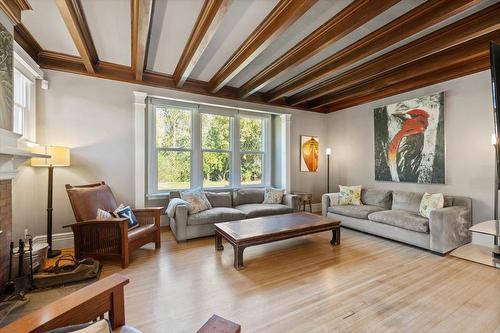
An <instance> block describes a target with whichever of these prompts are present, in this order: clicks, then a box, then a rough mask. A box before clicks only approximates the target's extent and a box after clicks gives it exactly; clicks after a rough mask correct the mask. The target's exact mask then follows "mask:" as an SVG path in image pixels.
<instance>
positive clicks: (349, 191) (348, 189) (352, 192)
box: [339, 185, 361, 206]
mask: <svg viewBox="0 0 500 333" xmlns="http://www.w3.org/2000/svg"><path fill="white" fill-rule="evenodd" d="M339 188H340V196H339V204H340V205H342V206H346V205H355V206H360V205H361V185H357V186H342V185H339Z"/></svg>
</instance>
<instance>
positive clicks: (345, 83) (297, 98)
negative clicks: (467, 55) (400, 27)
mask: <svg viewBox="0 0 500 333" xmlns="http://www.w3.org/2000/svg"><path fill="white" fill-rule="evenodd" d="M499 28H500V3H497V4H494V5H492V6H490V7H488V8H485V9H483V10H481V11H479V12H477V13H475V14H472V15H469V16H467V17H465V18H463V19H461V20H459V21H457V22H455V23H452V24H450V25H448V26H445V27H444V28H441V29H439V30H436V31H434V32H432V33H430V34H428V35H425V36H424V37H421V38H419V39H417V40H415V41H413V42H411V43H408V44H406V45H403V46H401V47H399V48H397V49H395V50H393V51H390V52H388V53H386V54H383V55H381V56H379V57H377V58H375V59H373V60H370V61H368V62H366V63H364V64H362V65H360V66H358V67H355V68H353V69H351V70H349V71H347V72H345V73H343V74H342V75H339V76H336V77H333V78H331V79H329V80H326V81H324V82H322V83H320V84H318V85H315V86H312V87H310V88H309V89H306V90H304V91H303V92H300V93H298V94H296V95H293V96H291V97H290V98H289V99H288V103H289V104H290V105H298V104H301V103H303V102H305V101H309V100H313V99H316V101H315V104H317V103H318V101H320V100H325V102H326V103H327V104H329V102H328V100H327V99H326V98H325V99H320V97H321V96H324V95H331V94H334V93H336V92H339V91H341V90H344V89H346V88H348V87H352V86H355V85H358V84H361V83H362V82H365V81H367V80H368V79H370V78H372V77H375V76H377V75H381V74H382V73H384V72H385V71H388V70H391V69H393V68H396V67H399V66H402V65H404V64H406V63H409V62H412V61H414V60H416V59H419V58H423V57H426V56H428V55H431V54H433V53H436V52H439V51H442V50H444V49H446V48H449V47H452V46H454V45H457V44H460V43H462V42H464V41H467V40H470V39H472V38H475V37H478V36H481V35H484V34H487V33H489V32H491V31H495V30H497V29H499Z"/></svg>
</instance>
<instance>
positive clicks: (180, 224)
mask: <svg viewBox="0 0 500 333" xmlns="http://www.w3.org/2000/svg"><path fill="white" fill-rule="evenodd" d="M205 194H206V196H207V199H208V201H210V204H211V205H212V209H207V210H205V211H202V212H199V213H196V214H189V211H188V207H187V206H186V205H178V206H176V207H175V212H174V217H171V218H170V229H171V230H172V232H173V233H174V236H175V239H176V240H177V241H184V240H187V239H192V238H197V237H204V236H210V235H213V234H214V223H218V222H228V221H236V220H243V219H248V218H254V217H260V216H268V215H278V214H287V213H292V212H295V211H298V208H299V198H298V196H296V195H292V194H285V195H284V196H283V201H282V203H281V204H263V203H262V202H263V201H264V189H260V188H259V189H236V190H233V191H229V192H210V191H205ZM170 198H171V199H173V198H180V192H175V191H172V192H170Z"/></svg>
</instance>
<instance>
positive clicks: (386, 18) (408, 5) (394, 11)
mask: <svg viewBox="0 0 500 333" xmlns="http://www.w3.org/2000/svg"><path fill="white" fill-rule="evenodd" d="M424 2H425V0H406V1H401V2H399V3H398V4H396V5H394V6H392V7H391V8H389V9H388V10H386V11H385V12H383V13H382V14H380V15H379V16H377V17H375V18H373V19H372V20H370V21H368V22H367V23H365V24H364V25H362V26H361V27H359V28H357V29H356V30H354V31H353V32H351V33H350V34H348V35H346V36H345V37H344V38H341V39H340V40H338V41H337V42H335V43H333V44H332V45H330V46H329V47H327V48H325V49H324V50H322V51H320V52H319V53H317V54H316V55H314V56H312V57H311V58H309V59H307V60H306V61H304V62H303V63H301V64H300V65H297V66H296V67H293V68H291V69H290V70H289V71H287V72H286V73H284V74H283V75H281V76H279V77H278V78H277V79H276V80H274V81H272V82H271V83H269V84H268V85H267V86H265V87H264V88H263V89H262V90H261V91H263V92H267V91H269V90H270V89H272V88H274V87H276V86H277V85H279V84H281V83H283V82H285V81H286V80H288V79H291V78H292V77H294V76H296V75H298V74H299V73H302V72H303V71H305V70H306V69H308V68H309V67H312V66H314V65H315V64H317V63H319V62H321V61H322V60H324V59H326V58H328V57H329V56H331V55H333V54H335V53H337V52H338V51H340V50H342V49H343V48H345V47H347V46H349V45H351V44H352V43H354V42H356V41H358V40H359V39H361V38H363V37H364V36H366V35H368V34H370V33H371V32H373V31H375V30H377V29H379V28H381V27H382V26H384V25H386V24H387V23H389V22H391V21H392V20H394V19H396V18H397V17H399V16H401V15H403V14H405V13H407V12H408V11H410V10H411V9H413V8H415V7H417V6H418V5H420V4H422V3H424ZM315 83H317V82H315ZM315 83H312V84H315ZM312 84H311V85H312Z"/></svg>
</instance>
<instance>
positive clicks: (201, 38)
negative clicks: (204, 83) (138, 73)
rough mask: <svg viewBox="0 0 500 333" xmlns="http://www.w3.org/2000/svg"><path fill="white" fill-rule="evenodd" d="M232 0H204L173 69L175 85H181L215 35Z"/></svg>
mask: <svg viewBox="0 0 500 333" xmlns="http://www.w3.org/2000/svg"><path fill="white" fill-rule="evenodd" d="M232 2H233V0H205V3H204V4H203V7H202V9H201V12H200V14H199V15H198V19H197V20H196V23H195V25H194V28H193V31H191V36H189V40H188V42H187V44H186V46H185V48H184V51H183V52H182V55H181V58H180V59H179V62H178V63H177V67H176V68H175V71H174V75H173V77H174V81H175V84H176V86H177V87H182V85H183V84H184V82H185V81H186V80H187V78H188V77H189V74H191V71H192V70H193V68H194V66H195V65H196V63H197V62H198V60H200V58H201V55H202V54H203V52H204V51H205V49H206V48H207V46H208V43H210V40H211V39H212V37H213V36H214V35H215V32H216V31H217V28H218V27H219V25H220V23H221V22H222V19H223V18H224V15H225V14H226V13H227V11H228V9H229V6H230V5H231V3H232Z"/></svg>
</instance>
